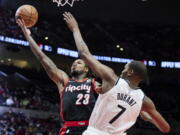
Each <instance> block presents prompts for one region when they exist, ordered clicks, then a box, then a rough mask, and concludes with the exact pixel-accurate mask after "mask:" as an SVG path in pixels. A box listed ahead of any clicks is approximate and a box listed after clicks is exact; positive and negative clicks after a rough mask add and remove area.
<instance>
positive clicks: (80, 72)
mask: <svg viewBox="0 0 180 135" xmlns="http://www.w3.org/2000/svg"><path fill="white" fill-rule="evenodd" d="M83 73H84V72H83V71H72V72H71V76H72V77H78V76H80V75H82V74H83Z"/></svg>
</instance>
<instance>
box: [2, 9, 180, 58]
mask: <svg viewBox="0 0 180 135" xmlns="http://www.w3.org/2000/svg"><path fill="white" fill-rule="evenodd" d="M78 20H79V19H78ZM0 24H1V25H0V34H1V35H4V36H10V37H14V38H18V39H24V36H23V35H22V32H21V30H20V29H19V28H18V26H17V24H16V23H15V11H14V10H4V9H0ZM79 26H80V28H81V30H82V33H83V37H84V38H85V40H86V41H87V43H88V44H91V46H89V47H90V49H91V50H92V52H93V53H95V54H97V55H103V56H104V55H106V56H115V57H126V58H136V59H150V60H152V59H154V60H175V61H179V57H180V50H179V49H178V46H179V44H180V29H179V27H178V26H158V25H153V24H149V25H137V24H128V23H126V24H124V23H119V22H117V23H110V24H101V23H100V22H99V23H98V22H92V23H90V22H87V21H86V20H85V21H84V22H83V23H81V20H80V23H79ZM31 30H32V33H33V37H34V38H35V39H36V41H37V42H38V43H42V44H48V45H52V46H53V47H55V48H56V47H57V45H60V46H61V47H63V48H69V49H75V46H74V45H73V44H74V40H73V38H72V35H71V34H70V32H69V30H68V29H67V27H66V26H65V23H64V22H63V20H62V17H61V18H60V17H59V16H58V18H55V20H54V18H53V17H52V18H51V19H50V16H48V17H46V16H41V18H39V20H38V23H37V24H36V25H35V26H34V27H33V28H31ZM47 37H48V38H47ZM117 45H118V46H119V47H117ZM176 48H177V49H176Z"/></svg>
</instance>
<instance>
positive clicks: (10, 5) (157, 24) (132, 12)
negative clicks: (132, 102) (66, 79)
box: [0, 0, 180, 135]
mask: <svg viewBox="0 0 180 135" xmlns="http://www.w3.org/2000/svg"><path fill="white" fill-rule="evenodd" d="M23 4H31V5H34V6H35V7H36V8H37V10H38V12H39V20H38V23H37V24H36V25H35V26H34V27H33V28H32V33H33V37H34V38H35V39H36V41H37V43H38V44H39V45H40V47H42V49H43V51H44V52H45V53H46V54H47V55H48V56H49V57H50V58H52V60H53V61H54V62H55V63H56V64H57V66H58V67H60V68H62V69H63V70H65V71H66V72H67V73H69V72H70V65H71V63H72V61H73V60H74V59H75V58H76V57H77V52H76V48H75V44H74V40H73V37H72V33H71V32H69V31H68V29H67V28H66V25H65V24H64V22H63V20H62V13H63V12H64V11H70V12H72V14H74V16H75V17H76V18H77V20H78V22H79V26H80V29H81V31H82V33H83V37H84V39H85V40H86V42H87V44H88V46H89V48H90V50H91V52H92V53H93V54H94V55H96V57H97V59H99V60H101V62H102V63H104V64H106V65H108V66H110V67H112V68H113V69H114V70H115V71H116V73H117V74H120V72H121V70H122V69H123V66H124V64H125V63H126V62H128V61H129V60H131V59H136V60H142V61H143V62H144V63H145V64H147V66H148V70H149V76H150V84H149V85H146V84H142V87H143V89H144V92H145V93H146V95H148V96H149V97H151V98H152V99H153V101H154V102H155V105H156V106H157V109H158V110H159V111H160V112H161V113H162V114H163V116H164V117H165V118H166V119H167V121H168V122H169V123H170V125H171V127H172V129H171V132H170V133H168V135H179V134H180V104H179V102H180V96H179V94H178V92H179V88H180V16H179V14H180V8H179V4H180V2H179V1H178V0H173V1H169V0H163V1H162V0H134V1H132V0H126V1H125V0H121V1H120V0H84V1H79V2H75V3H74V6H73V7H70V6H68V5H67V6H64V7H57V6H56V4H55V3H52V2H51V1H50V0H0V135H5V134H8V135H14V134H15V135H24V134H28V135H30V134H33V135H39V134H40V135H57V134H58V129H59V127H60V126H61V124H60V121H61V120H60V118H59V115H58V113H59V95H58V91H57V88H56V86H55V84H53V82H52V81H51V80H50V79H49V78H48V76H47V75H46V73H45V71H44V70H43V68H42V66H41V65H40V64H39V62H38V61H37V60H36V58H35V57H34V55H32V53H31V51H30V49H29V46H28V44H27V42H26V41H25V38H24V36H23V35H22V33H21V30H20V29H19V28H18V26H17V25H16V23H15V19H14V15H15V11H16V9H17V8H18V7H19V6H21V5H23ZM128 133H129V135H144V134H146V135H152V134H154V135H163V133H160V132H159V131H158V130H157V129H156V128H155V127H154V126H153V125H151V124H149V123H147V122H144V121H142V120H140V119H138V121H137V123H136V125H135V126H133V128H131V129H130V130H129V131H128Z"/></svg>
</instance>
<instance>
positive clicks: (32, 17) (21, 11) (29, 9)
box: [15, 5, 38, 28]
mask: <svg viewBox="0 0 180 135" xmlns="http://www.w3.org/2000/svg"><path fill="white" fill-rule="evenodd" d="M15 18H16V19H18V18H20V19H23V20H24V23H25V26H26V27H28V28H30V27H32V26H34V25H35V24H36V22H37V20H38V12H37V10H36V8H35V7H33V6H31V5H22V6H20V7H19V8H18V9H17V11H16V14H15Z"/></svg>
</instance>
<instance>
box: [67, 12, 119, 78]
mask: <svg viewBox="0 0 180 135" xmlns="http://www.w3.org/2000/svg"><path fill="white" fill-rule="evenodd" d="M63 16H64V20H65V21H66V24H67V26H68V28H69V29H70V30H71V31H72V32H73V36H74V39H75V43H76V47H77V49H78V52H79V55H80V57H81V58H82V59H83V60H84V61H85V62H86V64H87V65H88V66H89V67H90V68H91V70H92V71H93V72H94V73H95V74H96V75H97V76H98V77H100V78H101V79H102V80H103V79H104V80H109V81H114V80H116V79H117V76H116V75H115V73H114V71H113V70H112V69H111V68H109V67H108V66H105V65H104V64H102V63H100V62H99V61H97V60H96V59H95V58H94V57H93V55H92V54H91V53H90V51H89V49H88V47H87V45H86V43H85V42H84V40H83V38H82V35H81V32H80V30H79V27H78V23H77V21H76V20H75V18H74V17H73V15H72V14H71V13H69V12H65V13H64V14H63Z"/></svg>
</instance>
